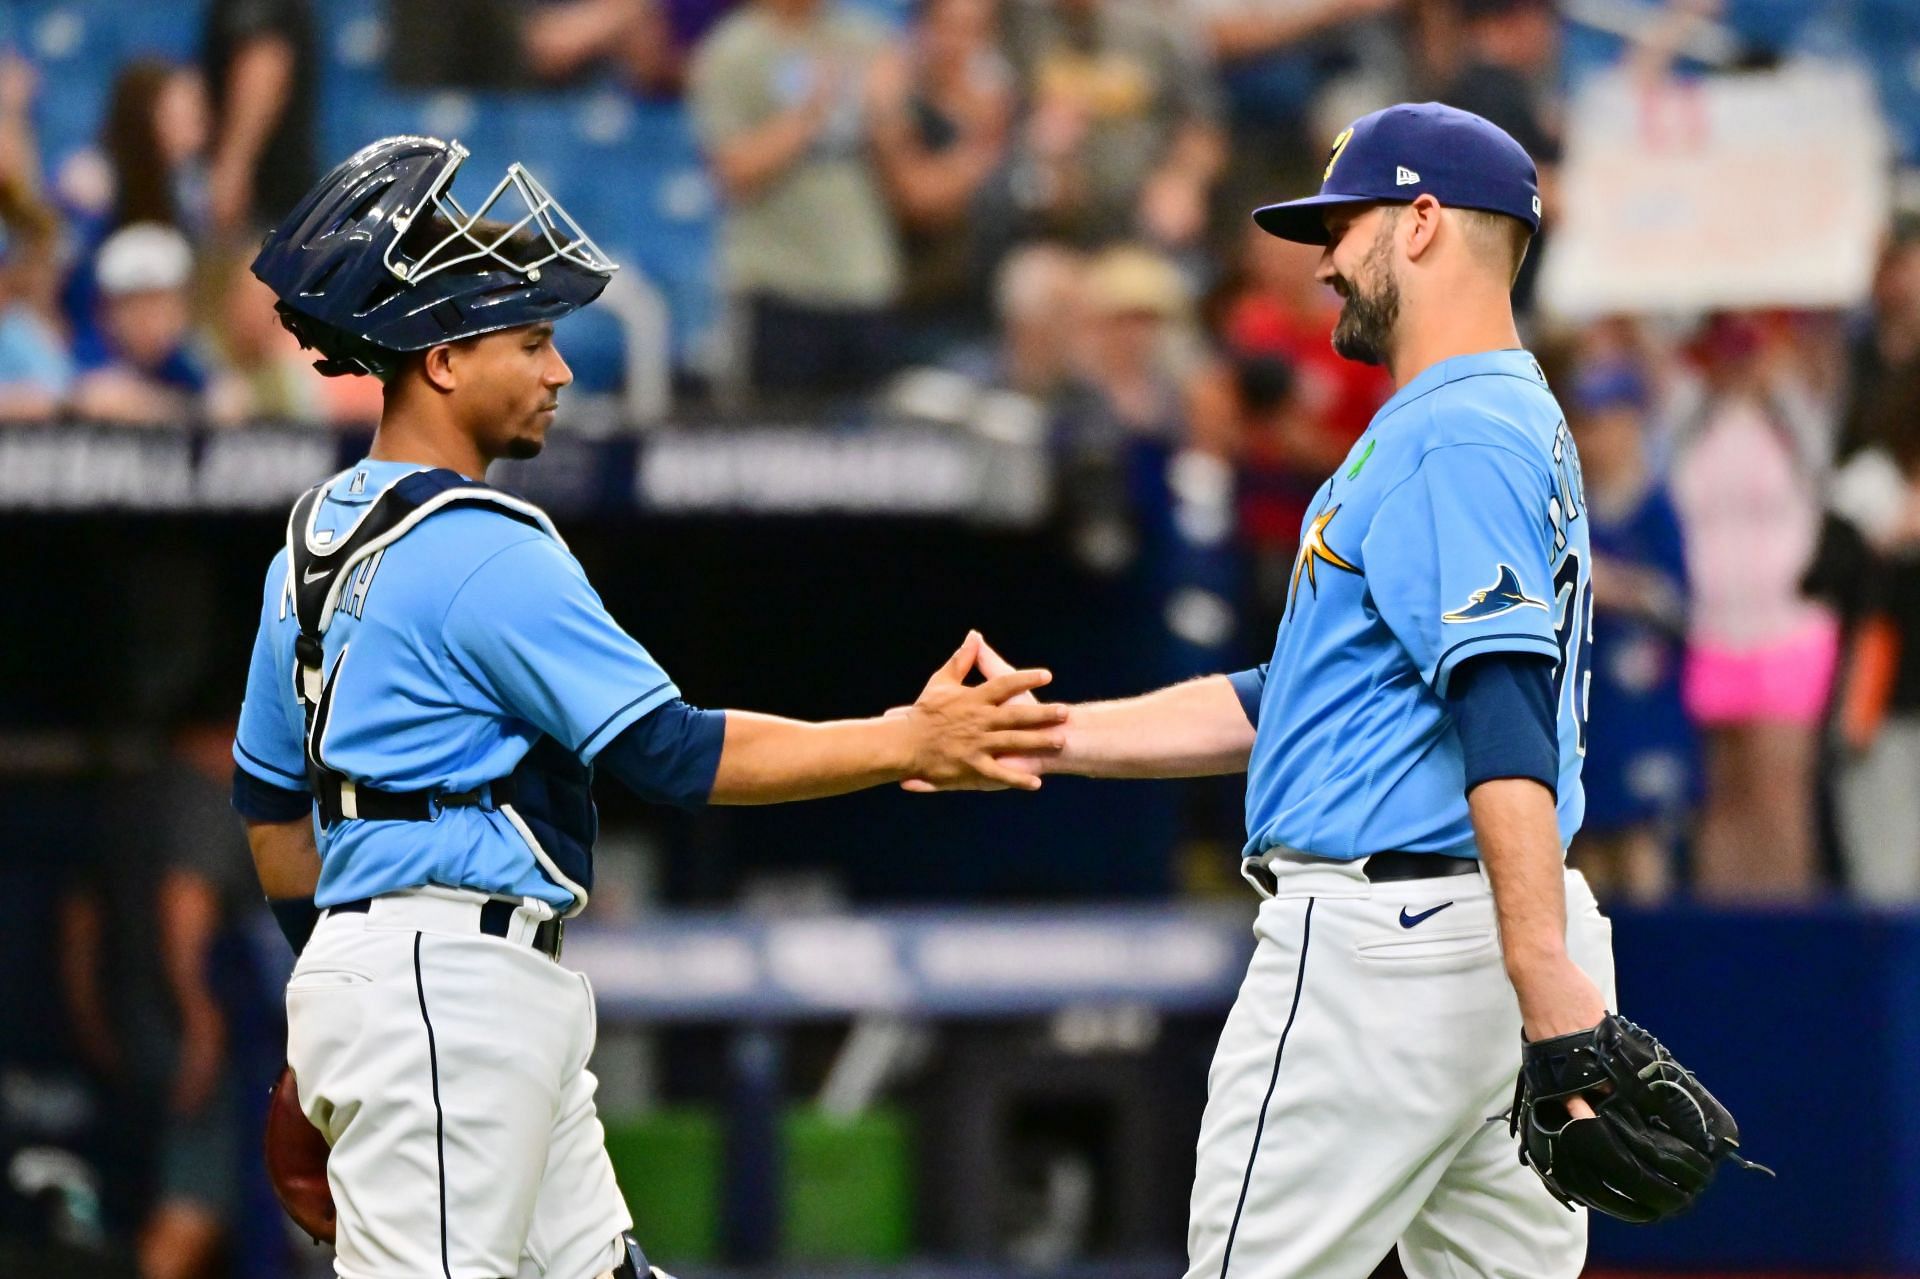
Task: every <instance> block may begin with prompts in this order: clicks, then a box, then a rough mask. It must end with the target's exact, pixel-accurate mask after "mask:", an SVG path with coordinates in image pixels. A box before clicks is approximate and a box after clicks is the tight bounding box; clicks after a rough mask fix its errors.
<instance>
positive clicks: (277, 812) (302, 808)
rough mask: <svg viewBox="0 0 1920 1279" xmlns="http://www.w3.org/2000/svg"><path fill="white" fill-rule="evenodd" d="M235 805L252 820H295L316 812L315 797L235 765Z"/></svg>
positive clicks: (243, 815)
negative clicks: (267, 779) (266, 780)
mask: <svg viewBox="0 0 1920 1279" xmlns="http://www.w3.org/2000/svg"><path fill="white" fill-rule="evenodd" d="M233 808H234V811H235V812H237V813H239V814H240V816H242V817H244V818H246V819H247V820H248V821H250V822H291V821H295V820H297V819H299V818H302V817H305V816H307V815H308V814H310V813H312V812H313V796H311V795H309V794H307V792H305V791H303V790H292V789H289V788H288V787H285V786H275V785H273V784H272V783H271V782H263V781H261V780H260V779H259V778H258V777H255V776H254V775H253V774H252V773H249V772H248V771H247V770H246V769H244V768H241V767H240V766H239V765H237V764H236V765H234V769H233Z"/></svg>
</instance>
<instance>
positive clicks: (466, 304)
mask: <svg viewBox="0 0 1920 1279" xmlns="http://www.w3.org/2000/svg"><path fill="white" fill-rule="evenodd" d="M466 158H467V149H466V148H465V147H463V146H461V145H460V144H459V143H458V142H442V141H440V140H439V139H438V138H426V137H412V136H403V137H394V138H382V139H381V140H380V141H378V142H375V143H372V144H370V145H368V146H366V147H363V148H361V149H360V150H359V151H357V152H356V153H354V155H353V156H352V157H350V158H349V159H347V160H346V161H345V162H343V163H342V164H340V165H339V166H338V167H336V168H335V169H334V170H333V172H331V173H329V174H327V176H326V177H324V178H322V179H321V180H320V183H319V185H318V186H316V187H314V189H313V190H312V191H309V192H308V193H307V196H306V198H305V199H303V200H302V201H301V202H300V204H299V205H298V207H296V208H295V209H294V211H293V212H292V213H290V214H289V215H287V217H286V219H285V220H284V221H283V222H281V223H280V225H279V226H277V227H275V228H274V229H273V230H272V231H270V232H268V233H267V238H266V240H265V242H264V243H263V244H262V245H261V247H260V254H259V256H258V257H256V258H254V260H253V273H254V274H255V275H257V276H259V277H260V278H261V279H262V280H263V281H265V282H266V283H267V285H268V286H269V287H270V288H272V289H273V291H274V293H275V294H277V295H278V296H279V298H280V302H279V305H278V306H277V308H276V309H277V310H278V311H279V313H280V322H281V323H282V324H284V325H286V327H287V328H288V329H289V330H290V331H291V332H292V333H293V335H294V336H295V337H297V338H299V339H300V345H301V346H303V347H309V348H312V349H315V350H317V351H319V353H320V354H321V355H322V356H323V357H324V358H323V359H320V360H317V361H315V363H314V367H315V368H317V369H319V370H320V371H321V372H322V373H325V374H327V375H328V376H337V375H339V374H344V373H371V374H374V375H375V376H376V377H380V378H386V377H388V376H391V374H392V373H393V372H394V370H395V369H396V367H397V366H398V364H399V359H400V356H401V355H403V354H405V353H407V352H410V351H424V350H426V349H427V348H428V347H431V346H438V345H439V344H441V343H443V342H452V341H457V340H458V339H460V338H468V337H477V336H478V335H480V334H482V333H492V332H495V331H497V330H500V329H511V328H517V327H519V326H520V325H523V324H537V323H540V322H541V321H550V320H557V319H559V318H560V317H561V316H563V315H566V314H567V313H569V312H571V311H575V310H578V309H579V308H580V307H583V306H585V305H586V304H587V303H589V302H591V301H593V300H594V299H595V298H596V297H598V296H600V291H601V290H602V289H604V288H606V286H607V277H608V276H610V275H612V274H613V271H614V269H615V268H614V264H613V263H612V262H611V261H609V260H608V258H607V255H606V254H604V253H602V252H601V251H600V248H599V246H598V245H596V244H595V243H594V242H593V241H592V240H591V239H589V238H588V237H587V233H586V232H585V231H582V230H581V229H580V225H579V224H578V223H577V222H575V221H574V220H573V219H572V218H571V217H569V216H568V214H567V212H566V210H565V209H562V208H561V207H560V205H559V202H558V201H556V200H555V199H554V198H553V196H551V195H550V194H548V192H547V189H546V188H545V187H543V186H541V185H540V183H539V181H538V180H537V179H535V178H534V176H533V175H532V174H531V173H528V172H527V171H526V169H525V168H523V167H521V166H520V165H519V164H514V165H511V166H509V167H508V169H507V172H506V175H505V176H504V177H502V178H501V179H500V181H499V182H498V183H496V184H495V185H494V187H493V190H492V191H491V192H489V193H488V195H487V197H486V199H485V200H483V201H481V202H480V204H479V205H478V206H477V207H476V208H475V209H474V210H473V212H471V213H469V212H468V211H467V210H466V209H464V208H462V207H461V205H460V203H459V201H457V200H455V199H454V197H453V194H452V190H451V188H452V185H453V177H454V174H455V173H456V172H457V171H458V170H459V168H460V163H461V161H463V160H465V159H466ZM510 196H517V197H518V200H519V202H521V203H522V204H523V205H524V210H525V211H524V213H521V214H520V215H519V216H518V217H515V218H514V219H513V220H511V221H509V220H506V217H507V216H508V215H510V214H512V213H514V212H517V211H516V210H514V209H513V207H512V205H511V204H509V205H507V206H505V207H504V208H502V209H501V210H499V211H498V212H495V206H496V205H499V204H501V202H502V201H503V200H507V199H508V198H509V197H510ZM489 213H493V214H494V216H492V217H489V216H488V214H489Z"/></svg>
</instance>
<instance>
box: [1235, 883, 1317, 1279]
mask: <svg viewBox="0 0 1920 1279" xmlns="http://www.w3.org/2000/svg"><path fill="white" fill-rule="evenodd" d="M1316 900H1318V899H1317V898H1313V897H1309V898H1307V915H1306V920H1305V922H1304V923H1302V924H1301V926H1300V964H1299V966H1298V967H1297V968H1295V969H1294V973H1293V1007H1291V1008H1289V1009H1288V1010H1287V1024H1286V1025H1285V1026H1284V1027H1282V1028H1281V1031H1280V1046H1279V1047H1278V1048H1275V1049H1274V1050H1273V1076H1272V1077H1271V1078H1270V1079H1268V1080H1267V1095H1266V1097H1265V1098H1264V1099H1263V1100H1262V1101H1261V1102H1260V1122H1259V1123H1257V1124H1255V1125H1254V1129H1253V1149H1252V1150H1249V1151H1248V1152H1247V1173H1246V1176H1244V1177H1243V1178H1241V1180H1240V1202H1238V1203H1236V1204H1235V1205H1234V1206H1233V1225H1232V1226H1230V1227H1228V1229H1227V1248H1226V1251H1225V1252H1223V1253H1221V1254H1220V1279H1227V1266H1228V1265H1229V1264H1230V1263H1231V1262H1232V1261H1233V1238H1234V1236H1235V1235H1237V1234H1239V1233H1240V1214H1241V1213H1242V1212H1244V1211H1246V1207H1247V1191H1248V1189H1249V1188H1251V1187H1252V1185H1253V1164H1254V1160H1256V1159H1258V1158H1259V1157H1260V1138H1261V1136H1262V1135H1263V1134H1264V1133H1265V1132H1266V1130H1267V1107H1268V1106H1271V1105H1272V1104H1273V1090H1274V1089H1275V1088H1276V1087H1277V1086H1278V1085H1279V1083H1280V1061H1281V1059H1282V1058H1283V1057H1285V1056H1286V1055H1287V1036H1288V1035H1291V1034H1292V1033H1293V1019H1294V1018H1295V1017H1297V1016H1299V1015H1300V992H1301V991H1302V990H1303V989H1305V988H1306V984H1307V947H1308V946H1309V945H1310V944H1311V943H1312V941H1313V903H1314V902H1315V901H1316Z"/></svg>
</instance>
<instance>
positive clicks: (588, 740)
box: [573, 650, 1557, 755]
mask: <svg viewBox="0 0 1920 1279" xmlns="http://www.w3.org/2000/svg"><path fill="white" fill-rule="evenodd" d="M1556 651H1557V650H1556ZM672 683H673V681H672V680H662V681H661V682H660V683H658V684H655V685H654V686H653V687H652V688H650V689H648V690H647V691H646V692H644V693H642V694H640V696H638V697H636V698H634V699H633V700H632V701H630V702H628V703H627V704H626V705H625V706H622V707H621V708H620V709H619V710H617V711H615V712H614V713H613V714H611V715H609V716H607V717H606V718H605V719H603V720H601V721H600V726H599V727H598V728H596V729H594V730H593V731H592V732H591V733H588V734H587V735H586V737H585V738H583V739H582V740H581V742H580V745H579V746H577V747H575V748H574V752H573V753H574V754H576V755H578V754H580V753H581V752H582V751H584V750H586V749H587V747H589V746H591V745H593V740H594V738H596V737H598V736H600V734H602V733H604V732H606V731H607V725H609V724H611V723H613V721H615V720H616V719H619V718H620V717H621V716H622V715H625V714H626V713H627V712H628V711H630V710H632V709H633V708H634V707H636V706H638V705H639V704H640V703H642V702H644V701H646V700H647V699H648V698H649V697H652V696H653V695H654V694H655V693H658V692H659V691H660V690H661V689H663V688H666V687H668V686H669V685H671V684H672Z"/></svg>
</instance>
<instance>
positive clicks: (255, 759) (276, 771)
mask: <svg viewBox="0 0 1920 1279" xmlns="http://www.w3.org/2000/svg"><path fill="white" fill-rule="evenodd" d="M233 749H235V750H237V751H239V752H240V753H241V754H242V755H245V756H246V757H247V759H248V760H250V761H251V762H252V763H254V764H256V765H258V766H259V767H261V768H263V769H265V770H266V771H267V772H269V773H272V774H273V775H274V776H275V777H284V778H285V779H286V780H288V781H290V782H294V783H296V784H297V786H298V788H299V789H300V790H305V789H306V788H307V779H306V778H304V777H301V776H299V775H297V774H294V773H289V772H287V771H286V770H285V769H283V768H275V767H274V766H273V765H272V764H269V763H267V761H266V760H264V759H261V758H260V757H259V756H258V755H256V754H254V753H253V752H252V751H250V750H248V749H247V748H246V747H244V746H242V745H241V744H240V743H239V742H238V741H236V742H234V744H233Z"/></svg>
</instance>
